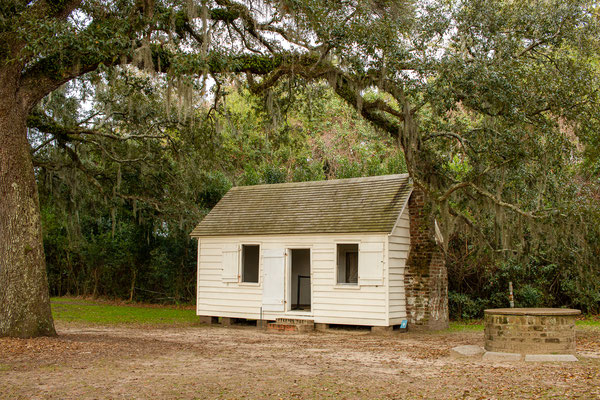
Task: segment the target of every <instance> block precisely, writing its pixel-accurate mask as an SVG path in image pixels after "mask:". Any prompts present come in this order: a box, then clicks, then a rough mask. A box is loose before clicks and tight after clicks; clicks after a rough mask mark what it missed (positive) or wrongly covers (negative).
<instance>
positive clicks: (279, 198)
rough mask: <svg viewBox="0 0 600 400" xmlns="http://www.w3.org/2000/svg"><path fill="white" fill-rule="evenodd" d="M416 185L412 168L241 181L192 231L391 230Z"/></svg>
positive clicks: (210, 233) (233, 233) (224, 233)
mask: <svg viewBox="0 0 600 400" xmlns="http://www.w3.org/2000/svg"><path fill="white" fill-rule="evenodd" d="M411 191H412V185H411V183H410V180H409V177H408V174H402V175H385V176H373V177H368V178H352V179H336V180H328V181H316V182H298V183H279V184H273V185H257V186H237V187H233V188H232V189H231V190H229V192H227V194H226V195H225V196H224V197H223V198H222V199H221V201H219V203H218V204H217V205H216V206H215V207H214V208H213V209H212V211H211V212H210V213H209V214H208V215H207V216H206V217H204V219H203V220H202V222H200V224H198V226H197V227H196V229H194V230H193V231H192V233H191V236H192V237H200V236H237V235H270V234H305V233H356V232H385V233H389V232H391V230H392V229H393V227H394V224H395V222H396V219H397V218H398V214H399V213H400V212H401V211H402V207H403V206H404V204H405V203H406V200H407V199H408V196H409V195H410V193H411Z"/></svg>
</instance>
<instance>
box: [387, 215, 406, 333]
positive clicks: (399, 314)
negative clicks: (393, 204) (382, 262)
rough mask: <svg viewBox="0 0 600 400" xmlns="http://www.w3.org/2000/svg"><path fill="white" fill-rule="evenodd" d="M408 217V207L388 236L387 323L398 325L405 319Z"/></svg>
mask: <svg viewBox="0 0 600 400" xmlns="http://www.w3.org/2000/svg"><path fill="white" fill-rule="evenodd" d="M409 224H410V217H409V213H408V207H405V209H404V212H403V213H402V215H401V216H400V218H399V219H398V223H397V224H396V226H395V227H394V230H393V231H392V233H391V235H390V236H389V238H388V245H389V251H388V257H389V273H388V277H389V324H390V325H398V324H400V323H401V322H402V320H403V319H406V294H405V291H404V269H405V267H406V260H407V259H408V251H409V249H410V230H409Z"/></svg>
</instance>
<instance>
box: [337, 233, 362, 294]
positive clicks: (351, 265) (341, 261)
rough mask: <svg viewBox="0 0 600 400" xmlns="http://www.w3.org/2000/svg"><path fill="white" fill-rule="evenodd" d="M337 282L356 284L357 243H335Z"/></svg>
mask: <svg viewBox="0 0 600 400" xmlns="http://www.w3.org/2000/svg"><path fill="white" fill-rule="evenodd" d="M337 283H343V284H352V285H356V284H358V244H356V243H349V244H338V245H337Z"/></svg>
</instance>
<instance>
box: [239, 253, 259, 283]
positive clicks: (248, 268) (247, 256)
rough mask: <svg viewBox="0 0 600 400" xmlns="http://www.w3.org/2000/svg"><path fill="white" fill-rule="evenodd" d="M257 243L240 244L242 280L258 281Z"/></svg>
mask: <svg viewBox="0 0 600 400" xmlns="http://www.w3.org/2000/svg"><path fill="white" fill-rule="evenodd" d="M259 252H260V247H259V246H258V245H249V244H244V245H242V282H252V283H258V258H259Z"/></svg>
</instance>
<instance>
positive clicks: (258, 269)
mask: <svg viewBox="0 0 600 400" xmlns="http://www.w3.org/2000/svg"><path fill="white" fill-rule="evenodd" d="M244 246H256V247H258V255H257V260H256V274H257V276H256V282H254V281H245V280H244V264H245V263H244ZM261 253H262V249H261V244H260V243H240V263H239V265H240V279H239V284H240V285H243V286H259V285H260V283H261Z"/></svg>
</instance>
